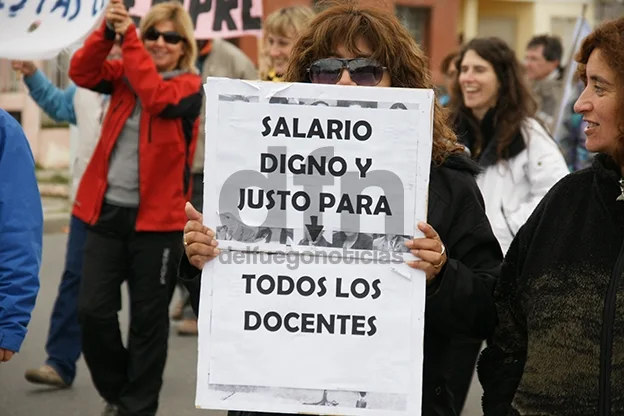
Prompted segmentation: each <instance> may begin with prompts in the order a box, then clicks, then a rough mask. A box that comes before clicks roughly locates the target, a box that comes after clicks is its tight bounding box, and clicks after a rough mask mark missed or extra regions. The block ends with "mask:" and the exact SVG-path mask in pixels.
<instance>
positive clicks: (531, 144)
mask: <svg viewBox="0 0 624 416" xmlns="http://www.w3.org/2000/svg"><path fill="white" fill-rule="evenodd" d="M523 134H526V135H527V138H526V139H525V141H526V146H527V152H528V158H529V160H528V165H527V169H528V171H527V177H528V180H529V183H530V187H531V190H530V196H529V198H527V199H526V200H525V201H524V202H522V203H521V204H520V205H519V206H518V208H517V209H515V210H514V211H513V212H509V211H505V210H504V211H503V214H504V215H505V219H506V220H507V225H508V226H509V229H510V230H511V231H512V232H513V233H514V235H515V234H516V233H517V232H518V230H519V229H520V227H522V225H523V224H524V223H525V222H526V221H527V219H528V218H529V216H530V215H531V213H532V212H533V210H534V209H535V207H536V206H537V205H538V204H539V203H540V201H541V200H542V198H544V196H545V195H546V194H547V193H548V191H549V190H550V188H552V187H553V186H554V185H555V184H556V183H557V182H559V180H561V179H562V178H563V177H564V176H566V175H567V174H568V173H570V171H569V169H568V165H567V164H566V161H565V159H564V157H563V154H562V153H561V151H560V150H559V147H558V146H557V143H555V141H554V140H553V139H551V138H550V136H548V134H547V133H546V132H545V131H543V130H537V129H536V128H532V129H530V130H529V129H527V130H526V133H523Z"/></svg>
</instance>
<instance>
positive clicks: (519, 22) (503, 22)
mask: <svg viewBox="0 0 624 416" xmlns="http://www.w3.org/2000/svg"><path fill="white" fill-rule="evenodd" d="M595 9H596V7H595V5H594V3H593V2H590V1H588V0H461V3H460V19H459V22H460V24H459V26H458V31H459V33H460V34H462V35H463V38H464V40H470V39H471V38H473V37H475V36H497V37H500V38H502V39H503V40H504V41H506V42H507V43H508V44H509V46H510V47H511V48H513V49H514V50H515V51H516V55H517V56H518V58H519V59H522V58H523V57H524V51H525V49H526V45H527V43H528V42H529V40H530V39H531V37H533V36H534V35H538V34H552V35H558V36H560V37H561V40H562V43H563V47H564V57H565V58H564V62H563V64H564V65H565V64H566V63H567V62H568V60H569V57H570V56H571V54H572V53H573V51H570V48H571V46H572V42H573V34H574V26H575V24H576V19H577V18H578V17H579V16H581V15H582V14H583V11H585V18H586V19H587V20H588V21H589V22H590V23H593V22H594V21H595Z"/></svg>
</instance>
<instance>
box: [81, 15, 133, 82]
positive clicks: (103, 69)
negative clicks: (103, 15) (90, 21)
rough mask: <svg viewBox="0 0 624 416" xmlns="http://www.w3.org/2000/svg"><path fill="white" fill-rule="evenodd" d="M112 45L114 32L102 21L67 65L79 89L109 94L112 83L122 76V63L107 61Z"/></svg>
mask: <svg viewBox="0 0 624 416" xmlns="http://www.w3.org/2000/svg"><path fill="white" fill-rule="evenodd" d="M114 43H115V31H114V30H113V29H111V28H110V27H109V26H108V25H107V24H106V20H104V21H102V24H101V25H100V27H99V28H98V29H96V30H94V31H93V32H92V33H91V34H90V35H89V37H88V38H87V40H86V41H85V43H84V45H83V46H82V48H80V49H79V50H78V51H76V53H74V55H73V56H72V59H71V62H70V65H69V77H70V78H71V80H72V81H74V83H75V84H76V85H78V86H79V87H83V88H88V89H90V90H93V91H96V92H99V93H102V94H111V93H112V92H113V82H114V81H116V80H118V79H120V78H121V77H122V76H123V63H122V62H121V61H111V60H107V58H108V54H109V53H110V50H111V48H112V47H113V45H114Z"/></svg>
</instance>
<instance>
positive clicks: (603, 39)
mask: <svg viewBox="0 0 624 416" xmlns="http://www.w3.org/2000/svg"><path fill="white" fill-rule="evenodd" d="M595 49H600V51H601V52H602V54H601V56H602V59H604V60H605V61H606V63H607V65H608V66H609V68H610V69H611V70H612V71H613V73H614V74H615V77H616V85H617V94H618V95H617V97H618V102H619V103H620V104H619V106H618V109H617V114H618V120H620V124H619V125H618V130H619V131H620V137H619V138H618V148H617V154H616V155H613V156H614V159H615V160H616V162H617V163H618V164H619V165H622V166H624V103H623V100H622V96H621V95H620V94H621V92H620V91H621V89H622V86H624V17H620V18H619V19H616V20H609V21H606V22H604V23H602V24H601V25H600V26H598V27H597V28H596V29H594V31H593V32H591V33H590V34H589V35H588V36H587V37H586V38H585V39H584V40H583V43H582V44H581V47H580V49H579V50H578V52H577V53H576V56H575V57H574V59H575V60H576V62H578V69H577V74H578V76H579V78H580V79H581V80H582V81H583V83H585V85H587V72H586V69H587V62H588V61H589V56H590V55H591V54H592V52H593V51H594V50H595Z"/></svg>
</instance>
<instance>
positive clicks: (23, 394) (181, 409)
mask: <svg viewBox="0 0 624 416" xmlns="http://www.w3.org/2000/svg"><path fill="white" fill-rule="evenodd" d="M59 230H60V227H59ZM49 231H55V230H49ZM66 239H67V236H66V235H65V234H62V233H52V234H46V235H45V236H44V256H43V264H42V268H41V273H40V279H41V289H40V293H39V297H38V299H37V305H36V308H35V310H34V312H33V316H32V321H31V323H30V326H29V332H28V336H27V338H26V341H25V342H24V344H23V346H22V351H21V352H20V353H19V354H17V355H15V356H14V357H13V359H12V360H11V361H10V362H9V363H6V364H1V365H0V416H61V415H62V416H99V414H100V412H101V411H102V408H103V406H104V403H103V402H102V400H101V399H100V397H99V396H98V394H97V392H96V391H95V389H94V388H93V386H92V384H91V379H90V376H89V372H88V370H87V368H86V366H85V364H84V361H83V360H82V359H81V360H80V362H79V369H78V376H77V378H76V381H75V382H74V385H73V387H72V388H70V389H64V390H56V389H49V388H41V387H38V386H35V385H32V384H29V383H28V382H26V381H25V380H24V371H25V370H26V369H28V368H31V367H38V366H39V365H41V364H42V362H43V360H44V359H45V356H44V345H45V340H46V336H47V331H48V323H49V317H50V312H51V310H52V306H53V303H54V300H55V297H56V293H57V288H58V283H59V281H60V276H61V272H62V268H63V262H64V257H65V244H66ZM124 305H127V297H126V298H125V299H124ZM120 321H121V323H122V327H123V328H127V326H128V316H127V307H126V306H124V309H123V310H122V312H121V313H120ZM196 365H197V344H196V338H183V337H179V336H178V335H177V334H176V333H175V331H174V330H173V329H172V331H171V338H170V342H169V357H168V362H167V368H166V370H165V375H164V385H163V389H162V392H161V396H160V409H159V413H158V414H159V415H166V416H169V415H171V416H190V415H203V416H224V415H225V413H224V412H218V411H206V410H203V411H202V410H197V409H195V404H194V403H195V380H196ZM480 394H481V393H480V388H479V386H478V382H477V381H476V378H475V380H474V381H473V389H472V391H471V396H470V397H469V399H468V404H467V406H466V409H465V411H464V413H463V416H477V415H480V414H481V411H480Z"/></svg>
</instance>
